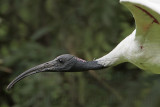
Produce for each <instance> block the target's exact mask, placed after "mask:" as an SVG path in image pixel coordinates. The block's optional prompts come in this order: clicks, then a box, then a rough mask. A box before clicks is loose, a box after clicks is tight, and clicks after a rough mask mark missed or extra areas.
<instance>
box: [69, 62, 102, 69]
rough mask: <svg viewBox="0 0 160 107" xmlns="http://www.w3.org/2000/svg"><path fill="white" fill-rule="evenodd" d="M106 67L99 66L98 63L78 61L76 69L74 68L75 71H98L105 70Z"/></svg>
mask: <svg viewBox="0 0 160 107" xmlns="http://www.w3.org/2000/svg"><path fill="white" fill-rule="evenodd" d="M103 68H104V66H103V65H101V64H99V63H98V61H85V62H84V61H78V62H77V63H76V64H75V66H74V68H72V70H73V71H87V70H98V69H103Z"/></svg>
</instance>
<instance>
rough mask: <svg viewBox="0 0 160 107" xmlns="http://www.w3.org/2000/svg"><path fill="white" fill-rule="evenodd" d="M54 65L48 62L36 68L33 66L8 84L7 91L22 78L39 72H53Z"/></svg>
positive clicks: (53, 62) (54, 62)
mask: <svg viewBox="0 0 160 107" xmlns="http://www.w3.org/2000/svg"><path fill="white" fill-rule="evenodd" d="M55 64H56V61H54V60H53V61H49V62H46V63H43V64H40V65H38V66H35V67H33V68H31V69H29V70H27V71H25V72H23V73H22V74H20V75H19V76H17V77H16V78H15V79H14V80H13V81H12V82H10V84H9V85H8V86H7V90H9V89H11V88H12V87H13V86H14V85H15V84H16V83H17V82H18V81H20V80H22V79H23V78H25V77H27V76H30V75H33V74H36V73H40V72H46V71H51V70H52V71H53V70H55Z"/></svg>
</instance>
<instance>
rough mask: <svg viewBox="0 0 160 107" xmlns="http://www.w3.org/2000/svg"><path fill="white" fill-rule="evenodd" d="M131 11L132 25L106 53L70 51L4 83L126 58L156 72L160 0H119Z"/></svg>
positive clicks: (159, 58)
mask: <svg viewBox="0 0 160 107" xmlns="http://www.w3.org/2000/svg"><path fill="white" fill-rule="evenodd" d="M120 3H121V4H123V5H125V6H126V7H127V8H128V9H129V10H130V11H131V13H132V15H133V17H134V19H135V23H136V29H135V30H134V31H133V32H132V33H131V34H130V35H129V36H127V37H126V38H125V39H124V40H122V42H120V43H119V44H118V45H117V46H116V47H115V48H114V49H113V50H112V51H111V52H110V53H108V54H106V55H105V56H103V57H101V58H98V59H96V60H93V61H86V60H83V59H80V58H78V57H76V56H73V55H70V54H64V55H60V56H58V57H57V58H55V59H54V60H51V61H49V62H46V63H43V64H40V65H37V66H35V67H33V68H31V69H29V70H27V71H25V72H23V73H22V74H20V75H19V76H17V77H16V78H15V79H14V80H13V81H12V82H11V83H10V84H9V85H8V86H7V89H10V88H12V87H13V86H14V85H15V84H16V83H17V82H18V81H20V80H21V79H23V78H25V77H27V76H29V75H32V74H36V73H40V72H69V71H70V72H76V71H87V70H98V69H103V68H108V67H111V66H115V65H117V64H120V63H123V62H130V63H132V64H134V65H136V66H137V67H139V68H140V69H142V70H145V71H150V72H153V73H157V74H160V1H159V0H120Z"/></svg>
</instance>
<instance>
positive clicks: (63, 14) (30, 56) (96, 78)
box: [0, 0, 160, 107]
mask: <svg viewBox="0 0 160 107" xmlns="http://www.w3.org/2000/svg"><path fill="white" fill-rule="evenodd" d="M133 29H134V20H133V17H132V15H131V14H130V13H129V11H128V10H127V9H126V8H125V7H124V6H122V5H121V4H119V1H118V0H80V1H76V0H32V1H31V0H0V81H1V82H0V83H1V85H0V107H11V106H12V107H53V106H55V107H159V106H160V103H159V99H160V97H159V96H160V90H159V88H160V86H159V82H160V76H159V75H153V74H148V73H147V72H142V71H141V70H140V69H137V68H136V67H135V66H133V65H131V64H128V63H125V64H121V65H119V66H117V67H113V68H109V69H105V70H102V71H97V72H94V71H91V72H83V73H42V74H36V75H33V76H31V77H28V78H26V79H24V80H23V81H21V82H19V83H18V84H16V86H15V87H14V89H13V90H12V91H11V92H6V91H5V87H6V86H7V84H8V83H9V82H10V81H11V80H12V79H13V78H14V77H16V76H17V75H18V74H20V73H21V72H23V71H25V70H26V69H28V68H30V67H33V66H35V65H37V64H40V63H43V62H45V61H48V60H52V59H53V58H55V57H56V56H58V55H60V54H64V53H71V54H74V55H76V56H78V57H81V58H84V59H86V60H92V59H94V58H98V57H101V56H103V55H105V54H107V53H108V52H109V51H111V50H112V49H113V48H114V47H115V46H116V45H117V44H118V43H119V42H120V41H121V40H122V39H124V38H125V37H126V36H127V35H128V34H130V33H131V32H132V31H133ZM11 71H12V72H11ZM10 72H11V73H10Z"/></svg>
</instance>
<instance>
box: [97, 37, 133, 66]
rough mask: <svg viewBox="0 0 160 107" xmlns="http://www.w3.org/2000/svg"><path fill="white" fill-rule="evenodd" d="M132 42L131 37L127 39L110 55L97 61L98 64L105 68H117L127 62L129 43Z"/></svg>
mask: <svg viewBox="0 0 160 107" xmlns="http://www.w3.org/2000/svg"><path fill="white" fill-rule="evenodd" d="M131 40H132V37H131V36H128V37H126V38H125V39H124V40H123V41H122V42H121V43H119V44H118V46H116V47H115V48H114V49H113V50H112V51H111V52H110V53H108V54H107V55H105V56H103V57H101V58H99V59H96V61H97V62H98V64H101V65H103V66H105V67H110V66H115V65H118V64H120V63H123V62H126V61H127V60H126V58H125V57H126V55H127V49H128V46H129V45H128V44H129V43H128V42H130V41H131Z"/></svg>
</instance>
